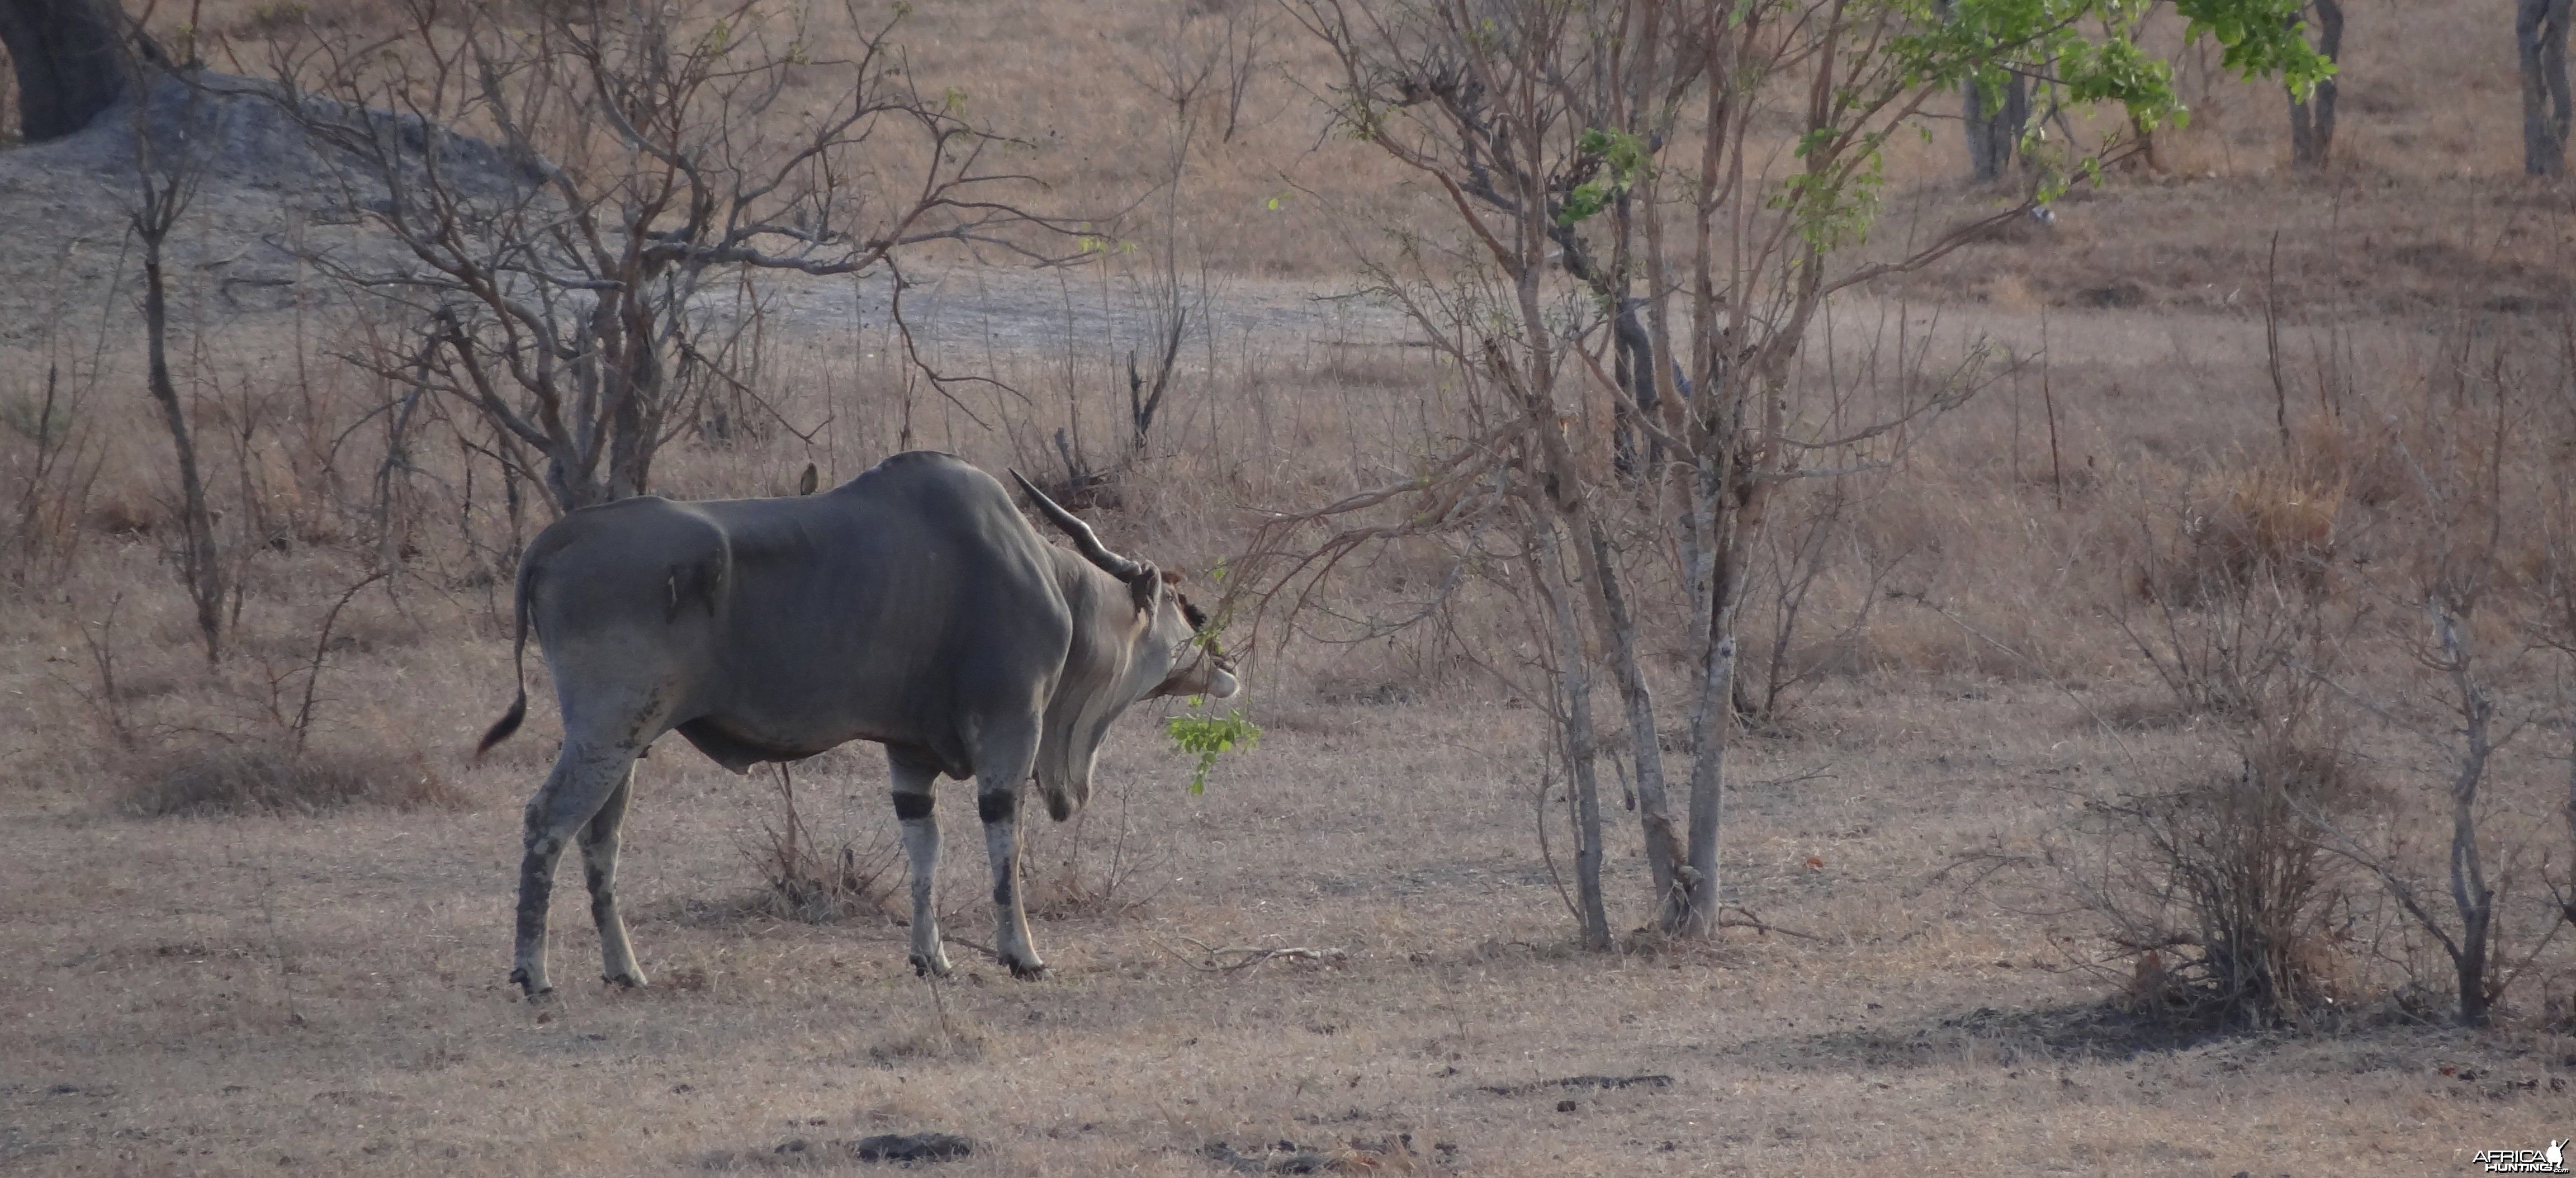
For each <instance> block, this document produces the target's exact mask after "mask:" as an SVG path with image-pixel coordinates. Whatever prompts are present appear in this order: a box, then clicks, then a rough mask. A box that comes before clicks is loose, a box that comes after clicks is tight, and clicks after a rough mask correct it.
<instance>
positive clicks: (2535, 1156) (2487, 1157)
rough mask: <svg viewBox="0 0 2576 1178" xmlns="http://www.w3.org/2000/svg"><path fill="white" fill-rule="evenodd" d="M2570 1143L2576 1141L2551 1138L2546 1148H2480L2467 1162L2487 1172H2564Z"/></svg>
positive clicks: (2565, 1171)
mask: <svg viewBox="0 0 2576 1178" xmlns="http://www.w3.org/2000/svg"><path fill="white" fill-rule="evenodd" d="M2571 1144H2576V1142H2568V1141H2556V1140H2553V1141H2551V1142H2550V1143H2549V1148H2547V1149H2482V1150H2479V1151H2478V1152H2477V1154H2476V1156H2474V1157H2471V1158H2470V1159H2469V1164H2471V1165H2473V1166H2477V1167H2479V1168H2481V1169H2483V1170H2485V1171H2486V1172H2487V1173H2489V1174H2564V1173H2567V1172H2568V1171H2567V1146H2569V1145H2571Z"/></svg>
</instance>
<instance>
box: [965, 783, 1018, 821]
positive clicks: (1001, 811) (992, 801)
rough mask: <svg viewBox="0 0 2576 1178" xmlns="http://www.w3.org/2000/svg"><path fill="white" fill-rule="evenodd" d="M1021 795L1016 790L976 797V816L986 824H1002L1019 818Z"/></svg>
mask: <svg viewBox="0 0 2576 1178" xmlns="http://www.w3.org/2000/svg"><path fill="white" fill-rule="evenodd" d="M1019 813H1020V795H1019V792H1018V791H1016V790H995V791H993V792H991V793H978V794H976V795H975V815H976V816H977V817H979V818H982V819H983V820H984V821H986V822H1000V821H1001V820H1003V819H1005V818H1016V817H1019Z"/></svg>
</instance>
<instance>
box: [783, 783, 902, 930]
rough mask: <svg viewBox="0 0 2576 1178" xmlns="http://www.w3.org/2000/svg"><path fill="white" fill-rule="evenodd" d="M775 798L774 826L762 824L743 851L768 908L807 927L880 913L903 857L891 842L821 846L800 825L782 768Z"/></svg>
mask: <svg viewBox="0 0 2576 1178" xmlns="http://www.w3.org/2000/svg"><path fill="white" fill-rule="evenodd" d="M778 799H779V813H780V817H779V821H778V824H777V825H775V826H772V825H769V824H767V823H763V824H762V826H761V829H760V833H761V842H760V844H759V845H757V846H752V847H746V848H744V852H743V853H744V856H745V857H746V858H749V859H750V860H751V864H752V867H753V868H754V869H755V870H757V871H759V872H760V879H761V882H762V883H764V884H766V885H768V886H767V887H766V888H765V889H763V891H762V893H761V896H762V899H763V901H764V902H765V904H766V906H767V907H768V908H769V910H770V911H771V912H772V913H773V914H775V915H777V916H781V917H784V918H786V919H789V920H798V921H803V922H805V923H807V924H829V923H831V922H833V921H836V920H841V919H843V918H845V917H849V916H853V915H857V914H859V913H863V912H879V911H883V910H884V906H885V901H886V898H887V897H888V896H890V895H892V894H893V892H894V885H896V884H898V883H900V882H902V880H903V875H902V873H901V872H900V871H898V870H897V868H899V867H900V866H902V863H903V857H902V855H901V854H899V853H898V851H897V849H896V847H895V845H894V842H893V840H892V839H890V838H887V837H884V836H882V835H881V836H879V837H878V838H876V839H874V840H872V841H869V842H867V843H864V844H863V843H861V842H858V841H856V840H843V841H842V842H840V843H839V844H838V845H836V846H826V845H825V844H824V843H823V842H822V840H820V839H817V838H816V837H815V836H814V833H813V831H812V830H810V829H808V828H807V827H806V825H805V817H804V814H803V812H802V811H800V810H799V809H798V807H797V805H796V787H795V782H794V779H793V778H792V777H790V776H789V775H788V773H787V771H786V769H785V768H784V767H783V766H782V767H781V768H780V770H779V774H778Z"/></svg>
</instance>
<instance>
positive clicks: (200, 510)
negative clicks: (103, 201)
mask: <svg viewBox="0 0 2576 1178" xmlns="http://www.w3.org/2000/svg"><path fill="white" fill-rule="evenodd" d="M143 184H144V200H143V204H142V206H141V207H140V208H139V209H138V210H137V211H136V212H135V214H134V218H133V220H134V231H135V235H136V236H137V237H140V238H142V240H143V327H144V333H145V335H144V338H145V346H146V348H147V349H148V363H149V373H150V374H149V377H148V379H149V381H150V385H151V389H152V399H153V400H154V401H157V402H159V403H160V405H161V419H162V423H163V424H164V425H167V426H168V427H169V429H170V444H171V446H172V447H173V448H174V449H176V450H177V451H178V456H179V494H180V525H181V527H182V528H183V529H184V534H183V535H182V536H181V538H180V548H179V556H180V560H179V568H180V573H181V575H182V576H184V577H185V578H186V579H187V584H188V596H189V597H191V598H194V599H195V601H196V606H197V629H198V631H199V632H200V633H201V634H203V635H204V636H205V640H206V663H207V665H209V666H212V665H213V664H214V663H215V661H216V660H217V659H218V658H219V657H220V656H221V654H222V651H223V645H222V638H223V622H224V614H223V602H224V570H223V562H222V561H221V560H220V559H219V558H218V556H217V554H216V552H215V524H214V517H213V513H212V512H211V511H209V510H208V509H207V506H206V484H205V481H204V480H203V479H201V478H200V477H198V474H197V447H196V442H195V439H194V437H193V436H192V435H191V434H190V432H189V429H188V415H187V412H186V411H185V410H184V409H182V408H181V407H180V405H179V390H178V387H177V386H176V385H174V384H172V383H171V380H170V361H169V321H170V304H169V298H168V295H167V291H166V285H167V284H166V282H165V280H164V277H163V274H162V269H163V267H162V258H161V244H162V242H163V241H164V240H165V239H166V238H168V237H169V235H170V230H171V228H172V227H174V226H176V225H177V224H178V221H179V216H180V214H181V213H183V212H185V211H186V209H187V205H188V191H187V186H186V185H185V183H184V182H179V181H176V180H174V179H173V178H171V177H167V176H156V175H155V173H154V172H153V170H152V165H151V161H150V160H149V159H146V160H145V161H144V162H143Z"/></svg>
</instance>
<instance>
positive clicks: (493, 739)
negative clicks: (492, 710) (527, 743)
mask: <svg viewBox="0 0 2576 1178" xmlns="http://www.w3.org/2000/svg"><path fill="white" fill-rule="evenodd" d="M527 718H528V692H527V689H525V688H521V689H520V691H519V698H518V699H516V700H513V701H511V703H510V710H509V711H508V712H507V713H505V714H504V715H502V717H501V719H500V720H499V721H497V722H495V723H494V724H493V725H492V730H491V731H489V732H486V733H484V734H483V743H481V744H478V745H475V746H474V759H475V760H477V761H480V760H482V759H483V754H485V753H488V752H491V751H492V746H493V745H496V744H499V743H501V742H502V741H505V740H508V739H510V737H511V735H512V734H514V733H516V732H518V730H519V722H520V721H522V720H525V719H527Z"/></svg>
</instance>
